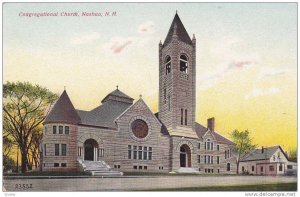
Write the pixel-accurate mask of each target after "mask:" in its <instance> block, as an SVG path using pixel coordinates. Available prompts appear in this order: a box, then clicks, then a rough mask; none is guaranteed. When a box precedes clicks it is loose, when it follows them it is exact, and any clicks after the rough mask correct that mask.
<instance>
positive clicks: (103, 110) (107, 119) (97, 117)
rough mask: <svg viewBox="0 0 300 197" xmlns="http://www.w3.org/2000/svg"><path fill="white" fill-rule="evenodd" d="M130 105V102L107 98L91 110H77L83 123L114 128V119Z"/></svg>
mask: <svg viewBox="0 0 300 197" xmlns="http://www.w3.org/2000/svg"><path fill="white" fill-rule="evenodd" d="M130 106H131V104H130V103H126V102H121V101H116V100H107V101H105V102H104V103H102V105H100V106H98V107H96V108H95V109H93V110H91V111H83V110H77V112H78V114H79V115H80V117H81V124H83V125H90V126H101V127H108V128H116V124H115V122H114V120H115V119H116V118H117V117H118V116H119V115H120V114H122V113H123V112H124V111H125V110H126V109H128V108H129V107H130Z"/></svg>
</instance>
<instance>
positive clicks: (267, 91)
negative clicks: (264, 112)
mask: <svg viewBox="0 0 300 197" xmlns="http://www.w3.org/2000/svg"><path fill="white" fill-rule="evenodd" d="M279 92H280V89H279V88H276V87H271V88H267V89H260V88H253V89H252V90H251V92H250V93H249V94H247V95H246V96H245V99H246V100H247V99H250V98H255V97H260V96H267V95H273V94H278V93H279Z"/></svg>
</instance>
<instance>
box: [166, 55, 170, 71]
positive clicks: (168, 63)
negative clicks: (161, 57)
mask: <svg viewBox="0 0 300 197" xmlns="http://www.w3.org/2000/svg"><path fill="white" fill-rule="evenodd" d="M165 66H166V75H167V74H169V73H170V72H171V57H170V56H167V57H166V59H165Z"/></svg>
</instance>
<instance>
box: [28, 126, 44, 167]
mask: <svg viewBox="0 0 300 197" xmlns="http://www.w3.org/2000/svg"><path fill="white" fill-rule="evenodd" d="M42 138H43V132H42V128H41V127H39V128H37V129H36V130H34V131H33V132H32V137H31V144H30V146H29V150H28V153H27V154H28V159H30V162H28V164H29V165H28V166H30V168H32V167H33V166H35V167H36V168H37V167H38V165H39V163H40V149H39V146H40V142H41V140H42Z"/></svg>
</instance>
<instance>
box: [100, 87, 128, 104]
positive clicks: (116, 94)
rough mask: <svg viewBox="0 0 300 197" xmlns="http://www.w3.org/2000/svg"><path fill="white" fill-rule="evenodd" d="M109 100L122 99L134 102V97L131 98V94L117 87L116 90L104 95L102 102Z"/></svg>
mask: <svg viewBox="0 0 300 197" xmlns="http://www.w3.org/2000/svg"><path fill="white" fill-rule="evenodd" d="M108 100H116V101H122V102H126V103H130V104H132V103H133V100H134V99H133V98H131V97H130V96H128V95H126V94H125V93H123V92H122V91H120V90H119V89H118V88H117V89H116V90H114V91H112V92H111V93H109V94H108V95H107V96H106V97H104V99H103V100H102V101H101V103H104V102H106V101H108Z"/></svg>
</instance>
